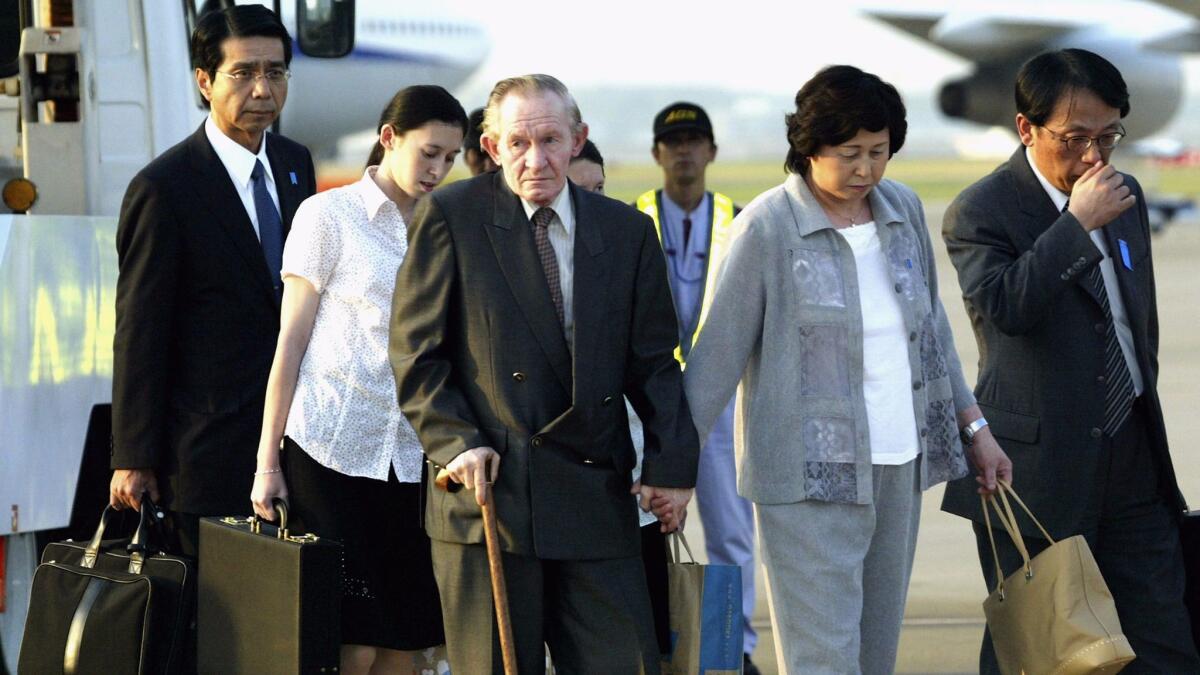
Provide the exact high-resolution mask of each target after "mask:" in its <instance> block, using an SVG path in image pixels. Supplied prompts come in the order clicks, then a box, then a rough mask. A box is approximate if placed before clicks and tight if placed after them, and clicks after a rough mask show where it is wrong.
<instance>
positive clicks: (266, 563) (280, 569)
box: [196, 500, 342, 675]
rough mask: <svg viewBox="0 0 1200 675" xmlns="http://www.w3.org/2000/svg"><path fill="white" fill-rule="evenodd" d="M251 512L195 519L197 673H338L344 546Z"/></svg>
mask: <svg viewBox="0 0 1200 675" xmlns="http://www.w3.org/2000/svg"><path fill="white" fill-rule="evenodd" d="M275 509H276V511H277V513H278V515H279V526H278V527H276V526H275V525H272V524H270V523H265V522H262V521H260V520H259V519H258V518H256V517H251V518H232V517H231V518H201V519H200V579H199V582H198V583H199V593H200V605H199V607H197V615H198V616H197V622H198V623H197V631H198V636H197V650H196V651H197V661H198V665H199V671H200V672H201V673H221V675H243V674H245V675H251V674H253V675H274V674H276V673H278V674H280V675H285V674H286V675H292V674H297V675H307V674H308V673H336V672H337V671H338V664H339V662H340V653H341V642H342V640H341V635H342V624H341V618H340V617H341V598H342V577H341V570H342V545H341V544H340V543H339V542H336V541H334V540H332V539H324V538H321V537H318V536H316V535H314V534H296V533H293V532H290V531H288V527H287V507H286V504H285V503H284V502H283V501H282V500H275Z"/></svg>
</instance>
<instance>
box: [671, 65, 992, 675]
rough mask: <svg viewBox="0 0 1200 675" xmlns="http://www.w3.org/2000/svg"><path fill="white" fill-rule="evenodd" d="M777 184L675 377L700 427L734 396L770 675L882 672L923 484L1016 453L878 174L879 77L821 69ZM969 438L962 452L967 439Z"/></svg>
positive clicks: (882, 162) (881, 151) (742, 219)
mask: <svg viewBox="0 0 1200 675" xmlns="http://www.w3.org/2000/svg"><path fill="white" fill-rule="evenodd" d="M787 123H788V141H789V146H790V149H789V151H788V158H787V169H788V172H789V174H790V175H789V176H788V179H787V180H786V181H785V182H784V183H783V185H780V186H778V187H775V188H773V189H771V190H768V191H767V192H765V193H763V194H762V195H759V197H758V198H757V199H755V200H754V201H753V202H751V203H750V205H748V206H747V207H746V209H745V210H744V211H742V213H741V215H740V216H739V217H738V219H737V221H736V223H735V228H734V229H735V234H734V240H733V242H732V244H731V245H730V246H729V247H728V253H727V255H726V257H725V260H724V262H723V267H722V269H721V273H720V276H719V278H718V282H717V288H716V293H715V294H714V297H713V300H712V304H711V305H710V306H709V307H707V308H702V312H703V315H702V316H701V328H700V329H699V330H698V332H699V338H698V340H697V342H696V344H695V345H694V346H693V347H692V351H691V355H690V356H689V358H688V363H687V370H686V373H685V383H686V387H687V395H688V401H689V403H690V405H691V409H692V414H693V416H694V418H695V421H696V426H697V427H698V429H699V431H700V433H701V437H702V438H703V437H704V434H705V433H707V431H708V429H709V427H710V426H711V425H712V424H713V421H714V420H715V419H716V417H717V415H718V414H719V413H720V411H721V408H722V407H723V406H724V403H725V402H726V401H728V400H729V398H730V396H731V395H732V394H733V391H734V388H735V387H736V388H737V393H738V401H737V409H736V416H735V427H736V429H735V439H736V441H735V445H736V452H737V459H738V490H739V492H741V494H742V495H743V496H745V497H746V498H748V499H750V500H752V501H753V502H754V509H755V517H756V519H757V521H758V527H759V536H760V537H761V541H762V559H763V564H764V566H765V568H766V572H767V575H766V576H767V586H768V590H769V593H770V597H771V619H772V624H773V627H774V630H775V645H776V655H777V658H778V661H779V669H780V672H783V673H805V674H809V673H837V674H838V675H844V674H845V673H872V674H873V673H890V672H892V669H893V667H894V664H895V659H896V645H897V643H898V641H899V635H900V620H901V618H902V616H903V613H904V601H905V595H906V593H907V590H908V580H909V572H910V571H911V569H912V560H913V551H914V547H915V544H916V539H917V525H918V522H919V519H920V513H921V491H922V490H925V489H927V488H928V487H929V486H931V485H935V484H937V483H940V482H942V481H945V480H950V479H953V478H958V477H960V476H963V475H965V474H966V473H967V471H968V467H967V464H968V458H969V459H970V460H971V462H972V463H973V464H974V465H975V469H976V470H977V472H978V473H979V478H978V481H979V483H980V490H981V491H991V490H994V489H995V486H996V479H997V477H1000V478H1004V479H1007V480H1011V478H1012V476H1011V474H1012V464H1011V462H1009V460H1008V457H1007V456H1006V455H1005V454H1004V451H1003V450H1001V449H1000V447H999V446H998V445H997V444H996V442H995V440H994V439H993V438H992V436H991V434H990V433H989V431H988V429H987V427H986V421H983V420H982V417H981V415H980V412H979V408H978V407H977V406H976V405H975V398H974V396H973V395H972V393H971V389H970V388H969V387H968V386H967V384H966V382H965V381H964V380H963V375H962V367H961V366H960V364H959V361H958V354H957V353H956V351H955V349H954V338H953V336H952V335H951V333H950V326H949V323H948V322H947V321H946V315H945V311H944V309H943V308H942V303H941V301H940V300H939V299H938V294H937V273H936V271H935V270H934V261H933V251H932V249H931V244H930V238H929V232H928V229H927V227H926V224H925V215H924V212H923V210H922V208H921V203H920V201H919V200H918V199H917V196H916V195H915V194H914V193H913V191H912V190H911V189H909V188H907V187H905V186H903V185H901V184H899V183H896V182H894V181H889V180H883V172H884V169H885V168H886V167H887V163H888V160H889V159H890V158H891V157H892V155H894V154H895V153H896V152H897V151H898V150H899V149H900V147H901V145H903V143H904V135H905V131H906V129H907V123H906V122H905V119H904V104H903V102H902V101H901V100H900V95H899V94H898V93H897V92H896V89H895V88H894V87H892V86H891V85H889V84H887V83H885V82H883V81H882V80H880V79H879V78H878V77H876V76H874V75H870V74H868V73H864V72H862V71H861V70H859V69H857V68H854V67H851V66H832V67H829V68H826V69H825V70H822V71H821V72H820V73H818V74H817V75H816V76H815V77H814V78H813V79H812V80H810V81H809V82H808V83H807V84H805V85H804V87H803V88H801V89H800V91H799V92H798V93H797V94H796V111H795V113H794V114H792V115H789V116H788V120H787ZM964 429H965V430H966V432H965V436H966V437H970V438H972V441H971V442H970V443H969V444H968V446H967V448H966V450H965V452H964V443H963V441H962V440H960V438H962V437H963V436H962V435H960V430H964Z"/></svg>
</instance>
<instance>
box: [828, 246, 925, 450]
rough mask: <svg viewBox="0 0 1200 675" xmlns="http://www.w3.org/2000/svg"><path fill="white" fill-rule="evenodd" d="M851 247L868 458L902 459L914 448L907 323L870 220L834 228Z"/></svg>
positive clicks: (918, 442)
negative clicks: (860, 327)
mask: <svg viewBox="0 0 1200 675" xmlns="http://www.w3.org/2000/svg"><path fill="white" fill-rule="evenodd" d="M837 232H838V234H840V235H842V237H843V238H845V240H846V242H847V243H848V244H850V249H851V250H852V251H854V266H855V270H856V272H857V273H858V297H859V305H860V308H861V310H862V324H863V398H865V399H866V405H867V428H868V430H869V432H870V434H871V463H872V464H893V465H895V464H904V463H907V462H910V461H912V460H913V459H916V457H917V455H918V454H919V453H920V450H921V446H920V440H919V438H918V437H917V418H916V413H915V412H914V411H913V397H912V367H911V366H910V365H909V363H908V329H907V328H906V327H905V325H904V314H903V313H902V310H901V308H900V299H899V297H898V296H897V295H896V293H894V292H893V288H892V287H893V281H892V278H891V276H890V275H889V274H888V262H887V258H886V257H885V256H884V254H883V247H882V246H881V245H880V242H879V232H878V231H877V230H876V227H875V223H874V222H870V223H865V224H863V225H855V226H853V227H847V228H842V229H840V230H838V231H837Z"/></svg>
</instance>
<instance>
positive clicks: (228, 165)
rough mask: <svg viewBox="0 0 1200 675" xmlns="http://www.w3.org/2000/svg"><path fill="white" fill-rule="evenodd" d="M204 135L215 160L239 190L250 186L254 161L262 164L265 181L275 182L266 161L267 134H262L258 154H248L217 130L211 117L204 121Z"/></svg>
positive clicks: (268, 163)
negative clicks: (223, 167) (214, 154)
mask: <svg viewBox="0 0 1200 675" xmlns="http://www.w3.org/2000/svg"><path fill="white" fill-rule="evenodd" d="M204 135H205V136H207V137H208V142H209V143H210V144H212V147H213V150H214V151H215V152H216V153H217V158H218V159H220V160H221V163H222V164H224V165H225V169H226V170H227V171H229V175H230V176H232V177H233V179H234V181H235V182H236V183H237V187H238V189H239V190H242V189H245V188H246V187H247V186H248V185H250V174H251V173H253V172H254V162H255V160H258V161H261V162H262V164H263V169H264V171H263V173H264V174H266V176H267V180H268V181H271V183H272V184H273V183H274V182H275V176H273V175H272V174H271V161H270V160H269V159H267V136H268V134H267V132H265V131H264V132H263V140H262V143H261V144H259V146H258V154H255V153H252V152H250V151H249V150H247V149H246V148H244V147H242V146H241V145H239V144H238V142H237V141H235V140H233V139H232V138H230V137H228V136H226V135H225V133H224V132H222V131H221V130H220V129H218V128H217V123H216V122H213V119H212V115H209V116H208V118H207V119H205V120H204Z"/></svg>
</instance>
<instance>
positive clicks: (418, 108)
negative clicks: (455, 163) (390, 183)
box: [367, 84, 467, 166]
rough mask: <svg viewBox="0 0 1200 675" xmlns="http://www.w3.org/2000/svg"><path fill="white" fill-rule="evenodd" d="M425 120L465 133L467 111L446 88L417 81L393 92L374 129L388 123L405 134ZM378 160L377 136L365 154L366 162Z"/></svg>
mask: <svg viewBox="0 0 1200 675" xmlns="http://www.w3.org/2000/svg"><path fill="white" fill-rule="evenodd" d="M429 122H445V123H446V124H449V125H452V126H455V125H457V126H458V127H459V128H461V129H462V131H463V135H466V133H467V113H466V111H464V110H463V107H462V104H461V103H459V102H458V99H456V98H454V96H453V95H451V93H450V92H448V91H446V90H445V89H443V88H442V87H439V86H437V85H436V84H418V85H414V86H411V87H405V88H403V89H401V90H400V91H398V92H396V95H395V96H393V97H392V100H391V101H388V104H387V106H386V107H385V108H384V109H383V112H382V113H380V115H379V124H378V125H376V127H375V131H379V130H380V129H381V128H383V125H385V124H390V125H391V127H392V129H393V130H394V131H395V132H396V133H397V134H405V133H407V132H409V131H412V130H413V129H419V128H420V127H422V126H424V125H425V124H427V123H429ZM382 160H383V144H382V143H380V142H379V141H378V140H377V141H375V147H373V148H371V154H370V155H369V156H368V157H367V166H372V165H375V164H378V163H379V162H380V161H382Z"/></svg>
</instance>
